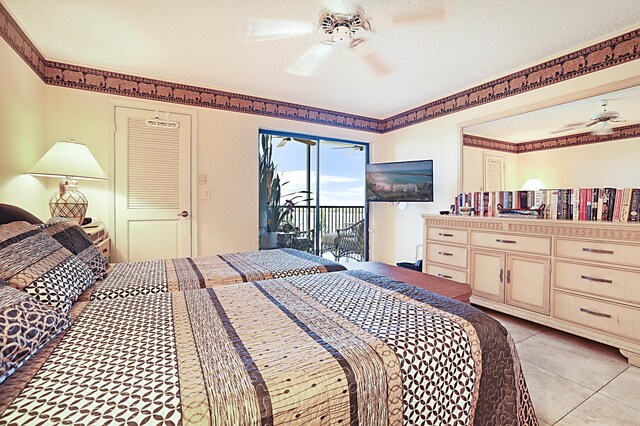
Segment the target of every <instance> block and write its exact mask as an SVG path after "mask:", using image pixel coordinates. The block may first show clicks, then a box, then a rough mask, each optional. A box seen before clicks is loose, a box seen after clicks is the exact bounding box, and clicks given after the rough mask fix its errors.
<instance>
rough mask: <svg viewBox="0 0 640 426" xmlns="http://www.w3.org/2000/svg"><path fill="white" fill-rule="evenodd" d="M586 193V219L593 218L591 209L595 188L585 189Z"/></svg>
mask: <svg viewBox="0 0 640 426" xmlns="http://www.w3.org/2000/svg"><path fill="white" fill-rule="evenodd" d="M585 193H586V194H587V195H586V199H587V201H586V217H585V220H591V209H592V199H593V188H587V189H585Z"/></svg>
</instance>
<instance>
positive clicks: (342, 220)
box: [285, 206, 364, 241]
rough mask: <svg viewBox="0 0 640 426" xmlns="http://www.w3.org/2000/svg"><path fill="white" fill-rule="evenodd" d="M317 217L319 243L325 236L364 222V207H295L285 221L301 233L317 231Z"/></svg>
mask: <svg viewBox="0 0 640 426" xmlns="http://www.w3.org/2000/svg"><path fill="white" fill-rule="evenodd" d="M316 215H319V216H320V228H319V230H318V231H317V232H318V235H319V237H318V241H322V237H323V236H324V235H326V234H329V233H332V232H336V231H337V230H338V229H341V228H346V227H348V226H350V225H353V224H354V223H356V222H359V221H361V220H363V219H364V206H320V207H319V208H316V207H315V206H310V207H307V206H295V207H294V208H293V211H292V212H291V213H290V214H289V215H288V216H287V218H286V219H285V221H286V222H288V223H290V224H291V225H293V226H294V227H295V228H297V229H298V231H300V232H305V231H312V230H313V231H315V228H316Z"/></svg>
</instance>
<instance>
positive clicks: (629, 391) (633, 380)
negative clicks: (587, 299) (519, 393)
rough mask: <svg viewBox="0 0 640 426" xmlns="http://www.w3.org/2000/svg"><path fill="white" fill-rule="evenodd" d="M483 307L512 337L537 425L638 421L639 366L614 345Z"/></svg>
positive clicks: (612, 425) (605, 425)
mask: <svg viewBox="0 0 640 426" xmlns="http://www.w3.org/2000/svg"><path fill="white" fill-rule="evenodd" d="M482 310H483V311H484V312H486V313H487V314H489V315H491V316H492V317H494V318H495V319H497V320H498V321H500V323H502V325H503V326H504V327H505V328H506V329H507V330H509V332H510V333H511V336H512V337H513V340H514V341H515V342H516V347H517V348H518V354H519V355H520V362H521V364H522V370H523V371H524V376H525V379H526V381H527V386H528V387H529V393H530V394H531V399H532V401H533V406H534V408H535V410H536V414H537V416H538V419H539V421H540V425H541V426H551V425H559V426H569V425H601V426H618V425H620V426H631V425H640V368H636V367H632V366H630V365H629V364H627V360H626V358H625V357H623V356H622V355H621V354H620V352H618V350H617V349H616V348H612V347H610V346H606V345H602V344H600V343H596V342H592V341H590V340H587V339H583V338H580V337H577V336H573V335H570V334H567V333H563V332H561V331H557V330H552V329H550V328H547V327H545V326H541V325H539V324H535V323H532V322H529V321H525V320H522V319H520V318H515V317H512V316H509V315H506V314H503V313H499V312H495V311H491V310H489V309H485V308H482Z"/></svg>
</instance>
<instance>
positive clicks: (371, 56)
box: [352, 39, 393, 75]
mask: <svg viewBox="0 0 640 426" xmlns="http://www.w3.org/2000/svg"><path fill="white" fill-rule="evenodd" d="M352 50H353V51H355V52H356V54H357V55H358V56H359V57H360V59H362V60H363V61H364V62H365V63H366V64H367V65H368V66H369V68H371V70H372V71H373V72H374V73H376V74H377V75H387V74H391V72H392V71H393V69H392V68H391V66H390V65H389V64H388V63H387V62H386V61H385V60H384V59H382V58H381V57H380V55H378V54H377V53H376V52H375V50H373V49H372V48H371V46H370V45H369V44H368V43H367V42H366V41H365V40H363V39H355V40H354V43H353V44H352Z"/></svg>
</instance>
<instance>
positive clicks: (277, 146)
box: [276, 138, 291, 148]
mask: <svg viewBox="0 0 640 426" xmlns="http://www.w3.org/2000/svg"><path fill="white" fill-rule="evenodd" d="M290 140H291V138H282V140H281V141H280V143H279V144H278V145H276V148H282V147H283V146H285V145H286V144H287V142H289V141H290Z"/></svg>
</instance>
